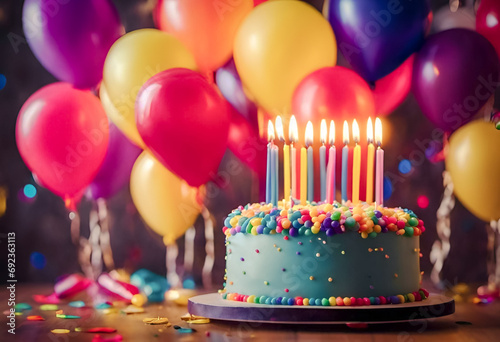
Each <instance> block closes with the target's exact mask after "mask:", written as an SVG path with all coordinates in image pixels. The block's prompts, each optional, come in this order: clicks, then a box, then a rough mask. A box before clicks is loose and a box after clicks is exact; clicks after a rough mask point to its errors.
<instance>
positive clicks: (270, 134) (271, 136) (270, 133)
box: [267, 120, 274, 142]
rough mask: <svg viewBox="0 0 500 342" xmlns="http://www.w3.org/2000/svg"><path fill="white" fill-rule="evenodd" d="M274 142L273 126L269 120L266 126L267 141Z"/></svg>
mask: <svg viewBox="0 0 500 342" xmlns="http://www.w3.org/2000/svg"><path fill="white" fill-rule="evenodd" d="M272 140H274V125H273V122H272V121H271V120H269V123H268V124H267V141H269V142H271V141H272Z"/></svg>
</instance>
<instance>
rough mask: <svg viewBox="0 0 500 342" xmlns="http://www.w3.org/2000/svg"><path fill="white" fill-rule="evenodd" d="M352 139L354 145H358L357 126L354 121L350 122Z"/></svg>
mask: <svg viewBox="0 0 500 342" xmlns="http://www.w3.org/2000/svg"><path fill="white" fill-rule="evenodd" d="M352 139H353V140H354V142H355V143H356V144H357V143H359V126H358V122H357V121H356V119H354V121H353V122H352Z"/></svg>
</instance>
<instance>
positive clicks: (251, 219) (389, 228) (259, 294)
mask: <svg viewBox="0 0 500 342" xmlns="http://www.w3.org/2000/svg"><path fill="white" fill-rule="evenodd" d="M222 230H223V232H224V234H225V235H226V246H227V251H226V253H227V254H226V260H228V256H229V260H228V261H227V262H228V268H230V267H229V266H230V265H232V266H231V269H230V272H232V274H233V276H234V274H235V270H236V267H235V266H234V261H231V253H232V249H231V246H230V244H231V240H233V243H235V242H237V241H236V240H241V239H244V241H243V240H241V241H240V242H239V243H240V244H241V246H239V247H238V250H239V251H241V250H248V249H249V248H251V249H252V250H253V249H254V248H255V249H254V250H253V251H252V252H253V253H254V254H255V253H256V254H255V255H259V257H262V256H264V258H268V259H261V261H260V262H261V263H260V264H259V265H260V267H266V265H267V264H266V263H267V262H268V261H269V262H270V263H272V262H271V261H272V259H273V258H275V257H276V256H277V257H281V256H280V255H277V254H274V255H275V257H271V255H270V253H269V251H267V250H266V249H265V248H264V249H263V248H261V251H259V245H258V244H257V245H255V244H256V243H260V242H258V241H257V240H258V239H265V240H260V241H266V242H269V241H271V239H272V241H274V242H275V243H274V246H273V247H274V249H275V250H276V252H281V248H280V246H281V244H280V243H279V241H282V242H283V243H285V242H288V243H290V242H297V241H298V244H299V245H303V244H305V243H306V241H310V242H311V243H313V240H314V242H317V241H316V239H318V240H319V242H320V243H323V244H327V241H329V242H331V241H335V240H334V239H337V240H338V239H343V240H341V241H344V242H343V243H345V241H347V242H348V243H349V244H351V245H352V244H353V243H356V244H357V243H360V244H363V243H364V246H366V243H367V241H379V242H380V243H383V242H384V241H385V240H387V241H386V242H385V243H389V245H387V246H389V247H394V246H395V247H398V245H399V243H396V242H395V240H394V239H400V237H401V238H411V239H413V240H414V241H413V242H411V243H410V240H398V241H401V244H404V245H405V247H404V248H405V251H406V252H405V253H406V254H408V253H409V252H408V251H409V250H410V249H411V253H410V254H415V253H416V255H417V259H416V260H417V261H416V265H415V257H414V256H411V258H412V260H413V261H412V262H410V263H409V264H410V266H411V270H412V271H411V272H409V273H406V274H404V272H405V270H404V268H405V267H401V261H392V262H399V269H402V272H403V277H402V278H408V277H409V278H412V279H410V283H409V284H413V283H415V277H418V281H417V282H418V284H419V283H420V281H419V280H420V269H419V264H418V255H420V250H419V248H418V238H417V237H418V236H419V235H421V234H422V233H423V232H424V231H425V227H424V223H423V221H422V220H419V219H418V217H417V216H416V215H415V214H414V213H413V211H411V210H409V209H402V208H386V207H380V206H379V207H377V208H376V209H375V207H374V205H370V204H367V203H360V204H358V205H354V206H353V205H352V204H351V203H350V202H347V203H344V205H342V204H340V203H334V204H328V203H319V204H315V203H313V204H308V205H306V206H301V205H295V206H294V207H293V208H290V206H287V203H285V202H283V207H278V208H277V207H274V206H272V205H271V204H264V203H254V204H248V205H246V206H245V207H243V206H240V207H238V208H237V209H235V210H233V211H232V212H231V213H230V214H229V215H228V217H227V218H226V219H225V221H224V227H223V229H222ZM344 234H345V235H344ZM245 235H248V238H245ZM260 235H271V236H269V237H267V238H266V237H264V236H262V237H260V238H259V236H260ZM251 236H254V240H252V237H251ZM336 236H337V238H335V237H336ZM340 236H342V237H340ZM396 236H397V237H398V238H395V237H396ZM344 238H345V239H347V240H345V239H344ZM377 238H378V240H377ZM357 239H361V240H363V241H365V242H356V241H357ZM277 244H278V245H280V246H277ZM267 245H268V244H267ZM250 246H251V247H250ZM287 246H288V247H290V246H291V245H287ZM247 247H248V248H247ZM354 247H356V245H354ZM413 247H415V248H413ZM311 248H312V247H311ZM356 248H357V247H356ZM360 248H363V253H364V254H367V253H370V254H369V256H370V258H371V257H372V255H375V254H379V255H383V254H384V253H380V252H382V251H380V250H378V248H376V247H375V248H366V250H365V247H360ZM380 249H381V250H383V248H380ZM354 250H356V249H354ZM259 252H260V254H259ZM283 252H284V253H283V254H286V253H288V254H287V255H288V256H289V257H291V254H290V253H291V251H290V250H289V248H288V250H286V251H285V250H284V251H283ZM372 252H373V253H372ZM266 253H267V254H266ZM296 253H297V254H300V253H301V252H299V251H297V252H296ZM400 253H401V251H398V252H395V256H396V257H398V256H399V254H400ZM292 254H293V253H292ZM318 254H320V253H316V256H318ZM342 254H344V251H343V250H342ZM367 255H368V254H367ZM293 257H295V256H293ZM350 257H351V258H352V254H351V256H350ZM385 257H386V258H388V257H389V256H388V255H387V254H385ZM255 258H257V256H255ZM378 258H379V259H380V258H381V257H380V256H378ZM240 259H241V262H242V267H247V266H248V265H251V263H252V262H254V263H255V260H256V259H254V256H252V257H251V258H248V257H247V258H246V261H247V263H245V264H243V262H244V261H245V260H244V259H245V258H240ZM358 259H359V257H358ZM280 260H281V261H283V259H280ZM287 260H288V259H287ZM370 262H371V261H369V262H368V265H367V267H369V266H370V265H369V263H370ZM337 263H338V262H337ZM378 263H380V262H378ZM338 264H339V265H340V263H338ZM243 265H244V266H243ZM250 268H251V266H250ZM383 268H384V267H381V269H382V271H385V269H383ZM283 270H284V269H283ZM242 273H243V275H244V274H245V271H244V270H243V271H242ZM263 273H264V274H266V272H263ZM271 273H273V272H271ZM228 275H229V277H230V278H231V274H229V272H228V269H226V276H225V280H226V282H225V283H224V289H223V290H221V291H219V292H220V293H221V295H222V297H223V298H224V299H228V300H234V301H241V302H249V303H259V304H275V305H321V306H343V305H377V304H389V303H391V304H400V303H405V302H413V301H420V300H423V299H425V298H427V297H428V292H427V291H426V290H425V289H422V288H420V287H419V286H413V285H411V286H410V285H406V286H403V288H404V290H405V291H403V292H397V293H392V292H391V293H384V291H383V289H381V284H383V281H385V280H384V279H386V278H388V275H387V274H385V275H380V276H378V275H377V276H375V278H377V277H378V278H380V279H374V281H375V282H377V281H378V285H377V286H378V287H377V291H379V293H378V294H377V295H375V296H368V295H366V296H365V295H364V294H366V293H365V292H366V290H362V292H360V291H361V290H359V291H357V293H362V294H363V296H361V295H360V296H351V295H345V294H346V293H342V295H341V296H336V295H334V294H333V293H332V295H328V294H329V293H327V292H325V291H326V290H325V286H324V285H317V284H318V283H317V281H319V280H320V279H321V280H322V281H323V282H325V279H328V281H329V282H332V281H333V282H337V279H335V280H332V278H331V277H328V278H326V277H327V275H324V274H323V275H322V277H320V279H314V277H313V276H311V277H310V278H309V279H310V280H311V283H310V284H316V285H315V286H320V287H319V288H318V289H321V291H320V290H318V291H317V292H318V293H320V294H321V293H322V294H323V296H316V297H311V296H303V295H301V294H300V293H297V291H293V289H291V290H290V291H289V290H288V288H285V289H283V291H284V292H283V293H280V294H276V293H274V295H272V294H270V293H269V291H267V290H266V289H267V287H265V286H264V285H266V286H270V287H272V286H277V284H278V283H280V281H279V278H278V281H276V279H275V280H274V281H272V284H269V282H268V281H264V282H263V283H264V285H262V283H261V282H259V283H258V284H256V283H255V281H254V282H253V283H252V282H248V284H245V285H244V286H253V288H252V289H254V291H250V290H248V289H247V288H246V287H245V290H244V291H231V288H233V287H234V288H236V286H233V282H232V280H231V279H227V276H228ZM241 277H243V276H241V275H239V276H237V277H236V278H241ZM382 277H385V278H382ZM394 277H396V278H397V277H398V274H396V273H395V274H394ZM283 279H284V277H283ZM363 279H364V278H363ZM254 280H255V279H254ZM316 280H317V281H316ZM401 281H402V280H401ZM301 282H302V283H303V282H304V281H303V279H302V280H301ZM239 283H240V284H241V281H240V282H239ZM245 283H246V281H245ZM340 283H341V282H340ZM340 283H338V284H337V286H342V284H340ZM344 283H345V284H344V285H343V286H344V288H345V287H346V286H347V285H348V283H347V281H344ZM358 283H359V282H358ZM278 286H279V285H278ZM307 286H308V288H309V285H307ZM311 286H312V285H311ZM389 287H390V286H389ZM300 288H302V289H303V288H304V286H303V284H302V287H300V286H299V289H300ZM370 288H372V286H370ZM396 288H397V287H396ZM259 289H260V290H259ZM388 291H389V290H388ZM393 291H394V290H393ZM275 292H276V291H275ZM305 292H308V291H305ZM340 292H346V291H345V290H344V291H340ZM353 292H356V291H353ZM368 292H370V291H368ZM381 292H382V293H381ZM315 293H316V292H315Z"/></svg>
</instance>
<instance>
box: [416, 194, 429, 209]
mask: <svg viewBox="0 0 500 342" xmlns="http://www.w3.org/2000/svg"><path fill="white" fill-rule="evenodd" d="M417 205H418V207H419V208H422V209H426V208H427V207H428V206H429V198H428V197H427V196H425V195H420V196H418V198H417Z"/></svg>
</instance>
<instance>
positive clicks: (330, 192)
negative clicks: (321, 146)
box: [326, 120, 337, 203]
mask: <svg viewBox="0 0 500 342" xmlns="http://www.w3.org/2000/svg"><path fill="white" fill-rule="evenodd" d="M328 139H329V143H330V149H329V150H328V167H327V169H326V200H327V202H328V203H333V202H334V200H335V158H336V157H337V151H336V150H335V123H334V122H333V120H332V121H330V132H329V135H328Z"/></svg>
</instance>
